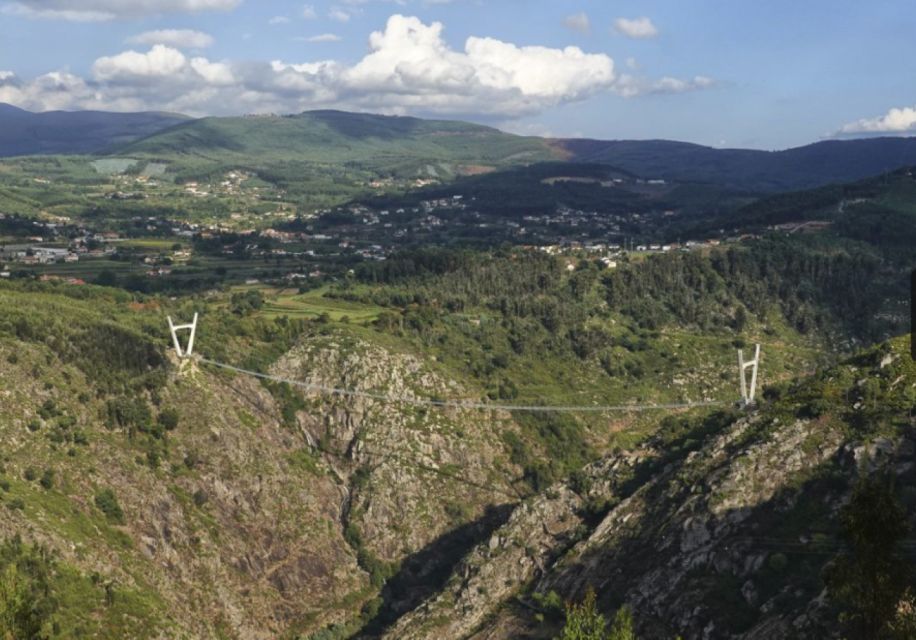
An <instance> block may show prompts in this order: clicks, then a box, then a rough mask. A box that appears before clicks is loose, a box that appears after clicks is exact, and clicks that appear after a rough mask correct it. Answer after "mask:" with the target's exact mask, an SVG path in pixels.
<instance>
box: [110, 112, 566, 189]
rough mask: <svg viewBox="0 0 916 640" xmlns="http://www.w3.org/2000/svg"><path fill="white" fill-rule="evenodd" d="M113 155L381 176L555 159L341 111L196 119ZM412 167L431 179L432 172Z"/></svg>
mask: <svg viewBox="0 0 916 640" xmlns="http://www.w3.org/2000/svg"><path fill="white" fill-rule="evenodd" d="M120 153H121V154H126V155H138V154H139V155H151V156H158V157H163V158H165V159H168V158H169V157H174V156H179V157H182V156H184V157H187V156H196V157H199V158H201V159H205V160H212V161H221V162H225V163H231V162H233V161H234V162H240V161H244V162H250V161H251V160H252V159H256V160H257V161H259V162H262V163H269V162H271V161H275V162H284V161H296V162H315V163H346V162H352V163H357V164H359V165H361V166H364V167H373V168H377V169H385V170H388V171H396V170H397V169H398V168H399V167H401V166H403V165H405V164H407V165H410V166H411V167H412V168H416V167H417V165H416V162H417V161H422V162H424V163H426V162H428V163H437V162H445V163H458V164H463V165H485V166H487V167H492V166H501V165H506V164H513V163H519V162H523V161H524V162H536V161H540V160H547V159H550V158H553V157H555V152H554V151H553V150H552V149H550V147H549V146H548V145H547V143H546V141H544V140H542V139H541V138H527V137H521V136H514V135H511V134H508V133H503V132H502V131H499V130H497V129H493V128H490V127H484V126H481V125H475V124H469V123H466V122H457V121H449V120H422V119H420V118H409V117H397V116H380V115H373V114H364V113H346V112H343V111H307V112H304V113H301V114H298V115H289V116H273V115H268V116H248V117H238V118H203V119H201V120H197V121H194V122H189V123H187V124H184V125H182V126H179V127H175V128H173V129H170V130H169V131H165V132H162V133H160V134H157V135H153V136H150V137H148V138H146V139H144V140H140V141H138V142H136V143H134V144H131V145H128V146H127V147H125V148H123V149H121V150H120ZM418 168H419V170H420V171H421V172H422V173H426V174H431V175H432V176H433V177H434V176H435V175H436V169H432V168H430V169H429V170H428V171H427V167H425V166H419V167H418ZM466 169H467V170H469V171H473V170H474V167H472V166H469V167H466ZM459 172H460V170H459Z"/></svg>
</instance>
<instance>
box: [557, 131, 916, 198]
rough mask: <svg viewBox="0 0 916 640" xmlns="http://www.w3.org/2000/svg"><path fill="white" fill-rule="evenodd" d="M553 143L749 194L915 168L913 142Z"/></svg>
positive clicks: (594, 158)
mask: <svg viewBox="0 0 916 640" xmlns="http://www.w3.org/2000/svg"><path fill="white" fill-rule="evenodd" d="M553 144H554V146H555V147H556V148H558V149H560V150H562V151H563V152H564V153H565V154H566V156H567V157H568V158H569V159H571V160H573V161H576V162H589V163H600V164H610V165H613V166H615V167H619V168H621V169H626V170H627V171H631V172H633V173H636V174H638V175H641V176H643V177H647V178H664V179H668V180H678V181H691V182H709V183H713V184H718V185H721V186H728V187H732V188H738V189H748V190H751V191H770V192H774V191H790V190H795V189H805V188H810V187H816V186H821V185H825V184H830V183H835V182H849V181H852V180H859V179H861V178H866V177H869V176H874V175H878V174H880V173H884V172H887V171H892V170H894V169H898V168H900V167H903V166H907V165H913V164H916V138H867V139H860V140H826V141H822V142H816V143H814V144H809V145H805V146H802V147H794V148H791V149H784V150H782V151H760V150H754V149H714V148H712V147H704V146H702V145H698V144H690V143H687V142H674V141H671V140H585V139H577V140H572V139H566V140H556V141H554V143H553Z"/></svg>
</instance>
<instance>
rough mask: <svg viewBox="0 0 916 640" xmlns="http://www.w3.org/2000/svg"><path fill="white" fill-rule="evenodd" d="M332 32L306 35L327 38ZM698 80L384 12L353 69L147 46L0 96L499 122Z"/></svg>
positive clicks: (1, 87) (200, 110)
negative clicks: (456, 42)
mask: <svg viewBox="0 0 916 640" xmlns="http://www.w3.org/2000/svg"><path fill="white" fill-rule="evenodd" d="M335 39H336V36H335V35H334V34H322V35H318V36H313V37H312V41H315V42H330V41H333V40H335ZM711 84H712V80H710V79H709V78H705V77H703V76H697V77H695V78H693V79H688V80H680V79H677V78H668V77H664V78H661V79H659V80H650V79H645V78H640V77H635V76H630V75H622V76H621V75H618V73H617V70H616V68H615V64H614V61H613V60H612V59H611V58H610V57H609V56H608V55H606V54H603V53H587V52H585V51H583V50H582V49H580V48H578V47H566V48H563V49H559V48H550V47H543V46H518V45H516V44H513V43H511V42H504V41H501V40H497V39H495V38H486V37H476V36H472V37H469V38H467V39H466V40H465V42H464V46H463V48H453V47H451V46H449V44H448V43H446V41H445V39H444V38H443V25H442V24H441V23H438V22H433V23H431V24H425V23H423V22H422V21H421V20H420V19H418V18H415V17H406V16H402V15H393V16H391V17H390V18H389V19H388V21H387V24H386V25H385V28H384V29H382V30H380V31H376V32H374V33H372V34H371V35H370V37H369V48H368V52H367V53H366V55H365V56H364V57H363V58H362V59H360V60H358V61H357V62H355V63H353V64H345V63H342V62H338V61H334V60H318V61H303V62H295V61H283V60H275V61H273V62H251V61H247V62H244V61H216V60H210V59H208V58H206V57H203V56H197V57H191V56H188V55H187V54H186V53H183V52H182V51H181V50H180V48H179V47H178V46H169V45H168V44H162V43H156V44H153V45H152V46H151V47H150V48H149V49H148V50H128V51H123V52H121V53H118V54H115V55H111V56H104V57H101V58H98V59H97V60H96V61H95V63H94V64H93V65H92V71H91V75H90V76H88V77H86V78H80V77H78V76H75V75H72V74H69V73H65V72H56V73H54V74H46V75H44V76H41V77H39V78H35V79H33V80H31V81H22V80H20V79H18V78H16V77H15V76H12V75H10V76H8V77H5V78H4V77H2V76H0V101H6V102H11V103H13V104H16V105H18V106H21V107H25V108H28V109H33V110H43V109H50V108H63V107H69V108H95V109H98V108H109V109H114V110H137V109H161V110H169V111H181V112H185V113H189V114H191V115H204V114H231V113H246V112H265V111H273V112H297V111H302V110H304V109H309V108H325V107H336V108H342V109H354V110H369V111H376V112H382V113H414V114H418V115H448V116H457V117H463V116H473V117H489V118H492V119H493V120H504V119H507V118H515V117H519V116H523V115H531V114H536V113H539V112H541V111H543V110H544V109H547V108H549V107H552V106H555V105H559V104H564V103H568V102H572V101H577V100H583V99H586V98H588V97H590V96H592V95H595V94H597V93H601V92H615V93H617V94H619V95H621V96H624V97H632V96H636V95H640V94H644V93H680V92H684V91H691V90H697V89H702V88H706V87H707V86H710V85H711Z"/></svg>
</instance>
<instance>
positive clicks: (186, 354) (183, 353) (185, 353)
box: [166, 313, 197, 360]
mask: <svg viewBox="0 0 916 640" xmlns="http://www.w3.org/2000/svg"><path fill="white" fill-rule="evenodd" d="M166 317H167V318H168V319H169V330H170V331H171V332H172V344H173V345H174V346H175V353H176V354H177V355H178V357H179V358H181V359H182V360H184V359H186V358H190V357H191V355H192V354H193V353H194V335H195V334H196V333H197V314H196V313H195V314H194V320H192V321H191V322H189V323H188V324H177V325H176V324H174V323H173V322H172V316H166ZM185 329H189V330H190V331H191V335H190V336H189V337H188V346H187V348H186V349H182V348H181V341H180V340H179V339H178V332H179V331H184V330H185Z"/></svg>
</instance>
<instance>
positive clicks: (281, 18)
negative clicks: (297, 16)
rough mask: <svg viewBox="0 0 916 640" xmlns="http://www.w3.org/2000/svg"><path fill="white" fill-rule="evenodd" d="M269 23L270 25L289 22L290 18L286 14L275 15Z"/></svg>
mask: <svg viewBox="0 0 916 640" xmlns="http://www.w3.org/2000/svg"><path fill="white" fill-rule="evenodd" d="M267 24H269V25H276V24H289V18H287V17H286V16H274V17H273V18H271V19H270V20H268V21H267Z"/></svg>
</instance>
